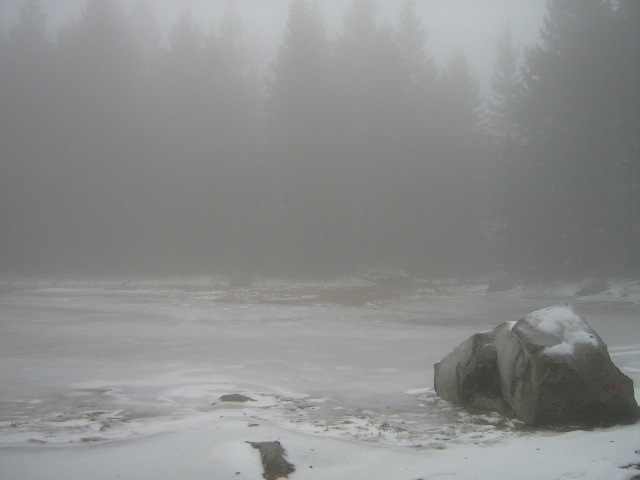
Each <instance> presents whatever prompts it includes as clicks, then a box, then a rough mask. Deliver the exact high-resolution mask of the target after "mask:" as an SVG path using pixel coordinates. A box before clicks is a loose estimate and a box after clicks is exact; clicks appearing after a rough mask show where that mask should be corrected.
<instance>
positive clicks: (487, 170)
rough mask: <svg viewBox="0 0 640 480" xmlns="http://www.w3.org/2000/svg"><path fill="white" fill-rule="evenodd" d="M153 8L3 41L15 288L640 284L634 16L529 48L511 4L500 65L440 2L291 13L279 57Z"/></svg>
mask: <svg viewBox="0 0 640 480" xmlns="http://www.w3.org/2000/svg"><path fill="white" fill-rule="evenodd" d="M505 2H506V0H500V1H498V0H496V2H495V6H496V7H500V5H503V4H505ZM154 3H155V2H150V1H148V2H144V1H136V2H129V1H127V2H118V1H116V0H87V1H86V2H84V3H83V4H82V5H83V6H82V8H81V10H80V12H79V13H78V15H77V16H76V17H74V18H72V19H70V20H65V21H62V22H61V21H59V18H58V17H56V15H59V12H57V13H56V12H49V11H48V10H47V8H48V5H49V2H44V1H38V0H31V1H27V2H24V4H23V5H22V7H21V8H20V9H18V10H17V15H16V17H15V19H14V20H13V22H11V23H9V24H7V25H6V28H5V31H4V32H3V36H2V39H1V41H0V112H1V113H0V162H1V163H0V168H1V170H0V269H2V271H5V272H15V273H24V272H27V273H47V272H65V273H108V274H112V273H119V272H123V273H144V274H174V273H179V274H183V273H198V274H201V273H213V272H225V271H244V272H246V273H250V274H297V275H324V274H336V273H343V272H348V271H352V270H354V269H356V268H359V267H363V266H370V265H375V266H385V267H393V268H403V269H405V270H407V271H409V272H411V273H414V274H420V275H440V274H452V275H462V274H472V273H483V272H486V273H489V272H492V271H494V270H495V269H496V266H497V265H503V267H502V268H506V269H509V270H511V271H513V272H514V273H517V274H520V275H578V274H585V273H592V272H597V273H598V274H601V275H608V274H614V273H616V274H627V273H632V272H633V273H637V272H638V271H640V88H639V85H640V82H639V80H640V75H639V74H640V58H639V55H640V53H639V52H640V3H639V2H637V1H636V0H617V1H613V0H611V1H604V0H549V1H548V2H547V4H546V11H545V16H544V20H543V21H542V23H541V24H540V29H541V31H540V36H539V37H538V40H536V41H534V42H532V43H531V44H526V45H522V44H520V43H519V41H518V40H516V39H518V38H522V37H519V36H518V30H517V29H516V28H515V26H516V25H517V24H518V22H520V19H512V20H511V22H510V21H509V20H508V19H507V18H506V16H505V15H504V9H502V8H496V9H495V21H494V29H495V32H494V35H493V38H492V39H491V43H490V44H488V45H484V44H483V45H482V46H483V47H484V48H485V49H488V50H490V51H491V52H493V53H494V55H493V56H492V57H491V61H492V64H491V65H484V66H478V65H477V64H476V62H474V61H473V60H474V59H473V58H470V53H469V52H472V51H475V50H474V49H477V47H478V46H477V45H472V46H469V47H465V46H464V45H457V46H456V45H453V46H450V51H449V52H448V53H446V54H443V52H442V50H439V49H435V48H434V47H433V45H432V43H431V40H432V37H431V36H430V33H429V29H428V28H427V25H428V23H429V22H428V18H427V17H428V14H429V8H428V7H429V4H430V2H429V1H426V0H425V1H420V0H415V1H411V0H407V1H398V2H397V3H395V4H393V5H392V6H393V7H395V8H396V12H397V16H396V17H395V18H396V21H393V22H386V21H384V17H383V18H382V19H381V17H380V16H379V15H378V10H379V9H390V8H391V7H390V5H391V4H390V3H389V2H386V3H383V4H380V5H379V4H377V3H376V2H375V1H372V0H352V1H351V2H349V3H345V5H346V7H345V8H344V9H343V10H341V11H340V15H339V16H338V17H337V18H333V17H331V18H330V13H328V12H329V11H328V10H327V9H326V8H324V7H326V4H325V5H324V6H323V2H322V1H319V2H312V1H305V0H292V1H291V2H290V3H289V4H287V5H286V6H285V7H284V15H285V17H286V21H283V22H282V25H283V27H282V28H283V31H282V34H281V40H280V42H279V43H277V42H276V43H274V47H273V50H274V52H275V54H274V55H273V56H272V58H271V57H269V59H268V60H265V59H264V58H263V57H262V56H261V55H262V51H261V48H260V47H261V45H260V40H257V41H256V39H257V38H259V37H257V36H256V35H253V34H252V32H251V31H247V29H248V28H253V25H246V24H245V23H246V16H245V15H244V13H243V12H241V11H240V10H242V8H244V7H243V5H244V4H243V3H242V2H240V4H239V5H236V6H235V7H234V4H237V2H229V3H228V4H227V5H226V6H225V7H224V8H220V9H219V18H215V19H214V21H213V25H203V24H202V22H201V21H200V19H199V18H198V15H197V12H198V11H197V8H193V9H191V10H186V11H184V12H180V11H177V12H175V17H172V18H168V17H167V15H168V10H166V9H165V10H163V11H155V10H154V8H153V5H154ZM265 3H267V2H265ZM276 3H277V4H278V5H280V4H281V3H282V2H276ZM334 3H335V2H334ZM343 3H344V2H343ZM458 3H459V4H460V9H461V11H462V10H464V9H465V8H472V7H471V6H470V3H471V2H458ZM493 3H494V2H482V5H483V6H485V5H486V7H484V8H487V9H490V8H492V4H493ZM516 3H517V2H516ZM162 4H163V5H165V4H166V2H162ZM172 13H173V12H172ZM54 17H56V18H58V19H57V20H56V21H55V22H52V18H54ZM536 21H538V19H536ZM165 23H166V24H167V27H166V28H164V27H163V26H162V25H164V24H165ZM269 49H270V47H268V46H266V45H265V46H264V50H265V51H268V50H269ZM482 68H485V69H486V70H485V71H486V72H490V73H489V75H486V76H487V77H489V79H490V81H488V82H487V84H486V85H483V84H482V83H481V79H482V78H484V77H485V71H479V69H482Z"/></svg>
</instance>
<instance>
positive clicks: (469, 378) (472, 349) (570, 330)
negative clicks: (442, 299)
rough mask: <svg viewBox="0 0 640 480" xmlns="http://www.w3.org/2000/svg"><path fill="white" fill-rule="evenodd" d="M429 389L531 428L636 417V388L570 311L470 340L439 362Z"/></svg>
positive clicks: (544, 313)
mask: <svg viewBox="0 0 640 480" xmlns="http://www.w3.org/2000/svg"><path fill="white" fill-rule="evenodd" d="M434 384H435V389H436V392H437V394H438V395H439V396H440V397H441V398H443V399H445V400H447V401H449V402H451V403H454V404H456V405H461V406H464V407H467V408H471V409H475V410H492V411H498V412H501V413H502V414H505V415H509V416H514V417H516V418H518V419H520V420H522V421H523V422H525V423H526V424H528V425H553V424H579V425H598V424H608V423H627V422H632V421H635V420H637V419H638V417H639V416H640V411H639V409H638V405H637V403H636V401H635V398H634V392H633V381H632V380H631V379H630V378H629V377H627V376H626V375H624V374H623V373H622V372H621V371H620V370H619V369H618V368H617V367H616V366H615V365H614V364H613V362H612V361H611V358H610V357H609V353H608V351H607V346H606V345H605V343H604V342H603V341H602V339H601V338H600V337H599V336H598V334H597V333H596V332H594V331H593V329H592V328H591V327H590V326H589V325H588V324H587V323H586V322H585V320H584V319H583V318H582V317H580V316H579V315H578V314H577V313H576V312H575V310H574V309H573V308H572V307H570V306H567V305H558V306H554V307H549V308H545V309H542V310H538V311H537V312H533V313H531V314H529V315H527V316H526V317H524V318H522V319H520V320H518V321H517V322H506V323H503V324H501V325H499V326H498V327H496V328H495V329H493V330H491V331H490V332H484V333H478V334H475V335H473V336H472V337H470V338H469V339H467V340H466V341H464V342H463V343H462V344H460V345H459V346H458V347H456V348H455V349H454V350H453V351H452V352H451V353H450V354H449V355H447V356H446V357H445V358H444V359H442V360H441V361H440V362H438V363H436V365H435V378H434Z"/></svg>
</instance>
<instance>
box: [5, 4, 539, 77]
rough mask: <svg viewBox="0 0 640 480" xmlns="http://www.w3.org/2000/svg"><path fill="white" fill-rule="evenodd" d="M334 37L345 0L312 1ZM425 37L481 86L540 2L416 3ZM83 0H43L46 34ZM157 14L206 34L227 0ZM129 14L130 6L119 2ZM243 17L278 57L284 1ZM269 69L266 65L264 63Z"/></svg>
mask: <svg viewBox="0 0 640 480" xmlns="http://www.w3.org/2000/svg"><path fill="white" fill-rule="evenodd" d="M317 1H318V5H319V6H320V9H321V11H322V13H323V16H324V18H325V19H326V21H327V26H328V28H329V30H330V31H331V32H333V33H335V32H336V31H337V29H338V28H339V26H340V23H341V20H342V17H343V14H344V11H345V9H346V8H347V7H348V5H349V3H350V2H348V1H345V0H317ZM402 1H403V0H378V5H379V21H380V22H382V23H389V24H393V23H394V22H395V21H396V19H397V13H398V10H399V6H400V5H401V3H402ZM416 2H417V5H418V7H419V9H420V12H421V15H422V18H423V21H424V24H425V26H426V27H427V30H428V32H429V42H430V47H429V48H430V50H431V51H432V52H433V53H434V55H435V57H436V59H437V60H438V62H439V63H440V64H442V63H443V62H445V61H446V59H447V58H449V57H450V56H451V55H452V53H453V52H454V50H455V49H456V48H463V49H464V50H465V51H466V52H467V54H468V55H469V58H470V60H471V62H472V64H473V65H474V67H475V69H476V72H477V73H478V76H479V78H480V80H481V81H482V82H483V83H484V84H485V85H486V83H487V81H488V78H489V77H490V72H491V69H492V68H493V64H494V60H495V44H496V41H497V38H498V36H499V34H500V33H501V32H502V29H503V26H504V25H505V23H506V22H507V19H508V21H509V22H510V24H511V26H512V29H513V34H514V38H515V40H516V42H517V43H518V44H519V45H520V46H528V45H531V44H533V43H535V42H536V41H537V39H538V36H539V31H540V27H541V25H542V18H543V16H544V12H545V8H544V4H545V2H544V0H483V1H480V0H416ZM22 3H23V2H22V0H0V27H1V28H2V29H3V30H6V29H7V28H8V27H10V25H11V24H12V22H13V20H14V19H15V18H16V16H17V13H18V11H19V9H20V5H21V4H22ZM85 3H86V0H46V1H45V2H43V4H44V5H45V9H46V10H47V13H48V15H49V20H50V22H49V23H50V28H51V30H52V31H55V29H56V28H57V26H59V25H62V24H65V23H66V22H69V21H71V20H73V19H75V18H78V16H79V14H80V12H81V10H82V6H83V5H84V4H85ZM149 3H150V4H151V5H152V6H154V8H155V9H156V12H157V20H158V23H159V24H160V25H161V26H162V27H164V28H165V29H168V28H170V27H171V25H172V24H173V23H174V22H175V21H176V20H177V18H178V16H179V15H180V14H181V13H183V12H185V11H191V12H192V13H193V14H194V17H195V18H196V19H197V20H198V21H199V22H200V23H201V25H202V26H203V29H204V30H208V29H209V28H211V26H213V25H215V24H216V23H217V19H218V18H219V17H220V15H221V13H222V12H223V10H224V8H225V5H226V3H227V0H149ZM121 4H122V5H123V6H124V7H125V8H130V7H131V6H132V5H133V4H134V1H133V0H121ZM236 5H237V8H238V10H239V11H240V13H241V15H242V17H243V24H244V27H245V31H246V35H247V42H248V44H249V45H250V46H255V45H260V50H261V51H262V52H264V53H263V55H265V57H267V58H269V57H272V56H273V55H274V53H275V52H276V51H277V46H278V43H279V40H280V38H281V35H282V32H283V31H284V27H285V22H286V17H287V11H288V5H289V0H236ZM267 63H268V62H267Z"/></svg>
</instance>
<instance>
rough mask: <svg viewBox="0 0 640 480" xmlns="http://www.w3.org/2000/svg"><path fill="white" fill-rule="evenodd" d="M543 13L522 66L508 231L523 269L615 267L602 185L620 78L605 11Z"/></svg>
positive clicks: (617, 223)
mask: <svg viewBox="0 0 640 480" xmlns="http://www.w3.org/2000/svg"><path fill="white" fill-rule="evenodd" d="M547 9H548V11H547V16H546V17H545V21H544V28H543V30H542V40H541V42H540V44H538V45H537V46H536V47H534V48H532V49H530V50H529V51H528V52H527V55H526V61H525V68H524V83H525V92H524V96H523V108H522V111H521V112H522V115H521V117H520V118H521V127H522V128H521V133H522V135H523V137H524V139H525V141H526V144H527V148H526V150H524V152H523V155H522V157H521V161H520V164H519V170H520V172H521V173H520V181H519V182H517V187H515V188H514V191H517V192H518V196H519V197H520V198H521V199H522V202H521V204H520V209H521V212H520V213H515V214H514V219H515V221H514V223H513V226H514V227H516V230H515V232H514V233H515V237H516V239H517V244H518V246H519V248H521V249H522V254H523V255H524V256H525V257H529V261H530V262H534V261H535V262H537V263H538V264H539V265H542V264H544V265H545V266H546V268H547V269H550V270H556V271H572V272H576V271H583V272H584V271H587V272H588V271H592V270H600V271H601V272H602V273H605V272H606V271H608V270H609V269H611V268H613V265H615V264H622V263H625V261H624V260H623V259H622V258H621V255H623V252H624V251H625V248H623V245H622V243H624V242H622V232H624V231H625V228H624V223H625V221H626V220H625V219H624V218H621V217H619V216H618V215H617V214H616V211H617V208H616V205H615V203H616V202H615V201H614V199H615V190H616V188H615V186H614V182H613V181H612V180H613V178H615V177H616V176H617V175H616V170H617V169H618V167H617V164H618V161H617V159H616V154H615V152H616V151H617V146H616V142H615V140H614V138H615V134H614V132H616V131H617V130H618V124H619V121H620V114H619V112H617V111H616V102H615V101H613V100H614V99H615V97H616V94H617V93H616V87H615V82H612V78H615V77H616V76H617V75H618V74H619V73H621V65H620V64H619V63H618V64H616V58H618V55H619V52H618V51H616V47H615V42H612V41H611V40H612V38H615V37H616V26H615V22H614V19H615V15H614V13H615V9H614V7H613V5H612V3H611V2H606V1H605V2H603V1H600V0H588V1H578V0H570V1H569V0H567V1H559V0H550V1H549V2H548V3H547ZM625 81H631V82H634V80H632V79H631V78H626V80H625ZM524 210H526V211H527V212H528V214H527V215H524ZM621 242H622V243H621ZM628 253H629V252H628V251H627V252H626V254H628Z"/></svg>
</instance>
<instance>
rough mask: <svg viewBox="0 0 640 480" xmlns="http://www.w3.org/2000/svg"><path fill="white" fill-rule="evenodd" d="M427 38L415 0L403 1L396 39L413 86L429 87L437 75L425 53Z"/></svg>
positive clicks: (432, 60) (429, 56) (433, 63)
mask: <svg viewBox="0 0 640 480" xmlns="http://www.w3.org/2000/svg"><path fill="white" fill-rule="evenodd" d="M428 37H429V35H428V33H427V30H426V29H425V27H424V25H423V23H422V19H421V18H420V16H419V15H418V12H417V9H416V2H415V0H405V1H404V3H403V4H402V7H401V11H400V26H399V29H398V32H397V33H396V39H397V42H398V45H399V47H400V51H401V53H402V59H403V63H404V66H405V68H406V70H407V72H408V75H409V78H410V80H411V82H412V83H414V84H420V85H424V84H427V85H430V84H432V83H434V82H435V80H436V78H437V75H438V72H437V69H436V65H435V61H434V59H433V57H432V56H431V55H430V54H429V52H428V51H427V42H428Z"/></svg>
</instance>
